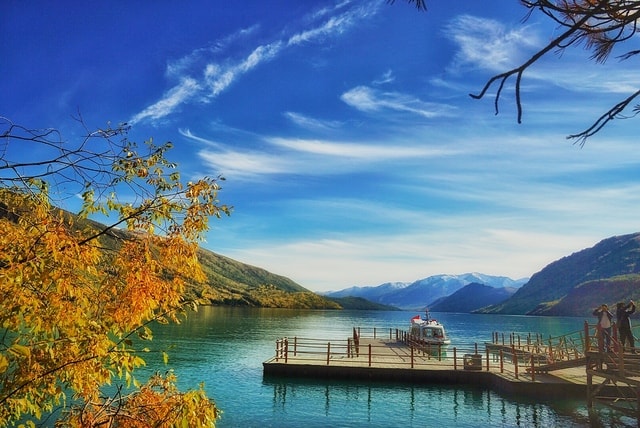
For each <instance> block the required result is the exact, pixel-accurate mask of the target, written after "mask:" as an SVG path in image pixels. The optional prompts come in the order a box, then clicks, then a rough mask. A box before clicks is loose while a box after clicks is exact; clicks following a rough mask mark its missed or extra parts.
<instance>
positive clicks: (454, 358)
mask: <svg viewBox="0 0 640 428" xmlns="http://www.w3.org/2000/svg"><path fill="white" fill-rule="evenodd" d="M457 351H458V350H457V349H456V347H455V346H454V347H453V369H454V370H458V359H457Z"/></svg>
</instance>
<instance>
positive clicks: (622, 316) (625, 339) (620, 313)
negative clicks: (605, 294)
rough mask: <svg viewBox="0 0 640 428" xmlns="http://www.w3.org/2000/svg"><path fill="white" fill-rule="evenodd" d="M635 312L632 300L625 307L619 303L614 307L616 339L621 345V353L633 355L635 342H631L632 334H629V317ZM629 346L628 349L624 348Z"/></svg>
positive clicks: (622, 303)
mask: <svg viewBox="0 0 640 428" xmlns="http://www.w3.org/2000/svg"><path fill="white" fill-rule="evenodd" d="M635 311H636V304H635V303H633V300H630V301H629V303H627V304H626V305H625V304H624V302H619V303H618V304H617V305H616V322H617V323H618V339H620V344H621V345H622V352H626V351H627V350H629V351H631V352H634V353H635V351H636V350H635V342H634V340H633V333H632V332H631V321H630V320H629V316H630V315H631V314H633V313H634V312H635ZM627 344H629V348H626V347H625V346H626V345H627Z"/></svg>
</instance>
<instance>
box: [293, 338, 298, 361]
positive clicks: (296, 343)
mask: <svg viewBox="0 0 640 428" xmlns="http://www.w3.org/2000/svg"><path fill="white" fill-rule="evenodd" d="M293 356H294V357H297V356H298V336H294V337H293Z"/></svg>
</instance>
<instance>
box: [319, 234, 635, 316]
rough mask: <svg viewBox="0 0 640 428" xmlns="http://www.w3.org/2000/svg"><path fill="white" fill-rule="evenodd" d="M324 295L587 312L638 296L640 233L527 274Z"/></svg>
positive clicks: (447, 307) (462, 307) (439, 278)
mask: <svg viewBox="0 0 640 428" xmlns="http://www.w3.org/2000/svg"><path fill="white" fill-rule="evenodd" d="M326 295H327V297H345V296H357V297H362V298H365V299H368V300H371V301H373V302H376V303H380V304H386V305H392V306H396V307H398V308H401V309H407V310H419V309H424V308H425V307H429V309H430V310H432V311H434V312H479V313H493V314H510V315H562V316H584V317H591V316H592V315H591V313H592V311H593V309H594V308H596V307H597V306H599V305H601V304H602V303H607V304H608V305H609V306H610V307H612V306H615V303H617V302H628V301H629V300H634V301H640V233H633V234H628V235H621V236H614V237H611V238H607V239H604V240H602V241H600V242H599V243H597V244H596V245H594V246H593V247H591V248H586V249H584V250H581V251H578V252H576V253H573V254H571V255H569V256H566V257H563V258H561V259H559V260H557V261H554V262H553V263H551V264H549V265H548V266H546V267H545V268H544V269H542V270H541V271H539V272H537V273H536V274H534V275H533V276H532V277H531V279H528V280H527V279H519V280H512V279H510V278H507V277H499V276H498V277H496V276H490V275H483V274H479V273H467V274H463V275H435V276H430V277H428V278H424V279H421V280H418V281H415V282H413V283H401V282H390V283H385V284H382V285H379V286H371V287H351V288H347V289H345V290H340V291H334V292H330V293H327V294H326ZM638 316H640V314H639V315H638Z"/></svg>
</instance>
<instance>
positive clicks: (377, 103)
mask: <svg viewBox="0 0 640 428" xmlns="http://www.w3.org/2000/svg"><path fill="white" fill-rule="evenodd" d="M340 99H342V101H344V102H345V103H346V104H348V105H350V106H351V107H354V108H356V109H358V110H361V111H364V112H367V113H371V112H378V111H384V110H387V111H388V110H391V111H400V112H408V113H413V114H416V115H418V116H422V117H424V118H427V119H433V118H436V117H443V116H453V115H454V113H455V110H456V107H454V106H452V105H448V104H439V103H431V102H426V101H422V100H420V99H418V98H416V97H413V96H411V95H406V94H402V93H399V92H382V91H379V90H377V89H374V88H370V87H368V86H356V87H355V88H352V89H350V90H348V91H347V92H345V93H343V94H342V95H341V97H340Z"/></svg>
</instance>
